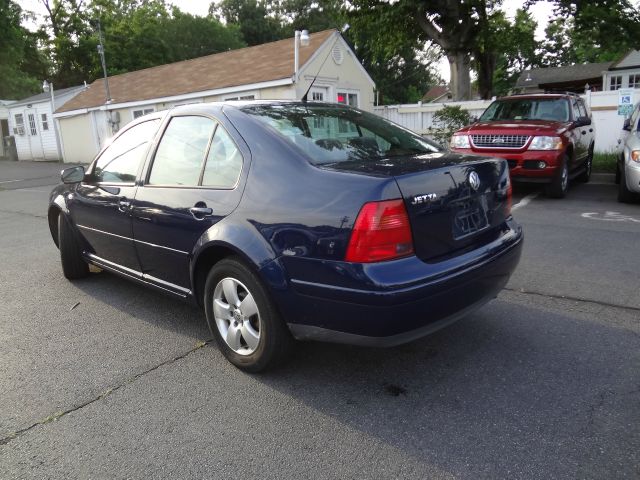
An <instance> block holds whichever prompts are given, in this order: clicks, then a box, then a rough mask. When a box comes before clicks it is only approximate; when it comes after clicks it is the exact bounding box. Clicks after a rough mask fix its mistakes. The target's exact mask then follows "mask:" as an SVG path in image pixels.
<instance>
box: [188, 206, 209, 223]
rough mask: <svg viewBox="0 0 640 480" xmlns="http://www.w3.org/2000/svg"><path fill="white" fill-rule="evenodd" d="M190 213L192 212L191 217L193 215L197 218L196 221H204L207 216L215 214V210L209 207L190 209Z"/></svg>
mask: <svg viewBox="0 0 640 480" xmlns="http://www.w3.org/2000/svg"><path fill="white" fill-rule="evenodd" d="M189 211H190V212H191V215H193V218H195V219H196V220H202V219H204V217H206V216H207V215H212V214H213V210H212V209H211V208H209V207H206V206H204V207H191V208H190V209H189Z"/></svg>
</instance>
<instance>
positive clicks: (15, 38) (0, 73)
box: [0, 0, 47, 100]
mask: <svg viewBox="0 0 640 480" xmlns="http://www.w3.org/2000/svg"><path fill="white" fill-rule="evenodd" d="M21 20H22V9H21V8H20V7H19V6H18V4H17V3H15V2H13V1H12V0H0V98H1V99H7V100H9V99H20V98H24V97H27V96H29V95H32V94H34V93H38V92H39V91H41V88H42V87H41V85H42V84H41V80H39V78H38V76H39V75H43V74H45V75H46V72H47V64H46V61H45V59H44V58H43V57H42V55H40V53H39V51H38V49H37V38H36V36H35V35H34V34H32V33H31V32H29V31H28V30H26V29H25V28H23V27H22V26H21Z"/></svg>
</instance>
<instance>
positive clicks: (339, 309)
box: [275, 221, 523, 346]
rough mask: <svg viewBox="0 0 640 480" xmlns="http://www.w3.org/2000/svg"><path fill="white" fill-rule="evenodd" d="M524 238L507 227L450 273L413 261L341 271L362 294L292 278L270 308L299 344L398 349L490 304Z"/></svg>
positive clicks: (512, 224) (512, 266)
mask: <svg viewBox="0 0 640 480" xmlns="http://www.w3.org/2000/svg"><path fill="white" fill-rule="evenodd" d="M522 238H523V236H522V229H521V228H520V226H518V225H517V224H516V223H515V222H513V221H510V231H509V233H508V234H505V236H503V238H502V239H500V240H497V241H496V242H494V243H493V244H491V245H487V246H485V247H483V248H482V249H481V250H482V251H475V252H470V253H468V254H465V255H461V257H464V258H457V259H453V260H456V261H459V262H458V265H457V266H456V267H455V268H449V269H444V270H443V269H441V268H438V267H440V266H441V265H440V266H434V265H433V264H431V265H430V264H427V263H424V262H422V261H421V260H419V259H418V258H416V257H411V258H407V259H403V260H398V261H394V262H384V263H381V264H377V265H376V266H375V267H376V268H370V269H368V270H367V269H366V268H364V269H360V270H354V271H352V272H349V271H347V269H346V268H344V269H343V272H342V274H343V276H345V277H352V278H354V276H353V275H354V274H356V275H359V279H358V283H359V284H360V288H355V285H353V286H349V287H346V286H344V285H340V286H338V285H336V284H326V283H319V282H311V281H306V280H300V279H295V278H293V279H292V280H291V287H290V288H289V289H287V292H282V291H281V292H279V293H275V298H276V303H277V304H278V306H279V307H280V311H281V312H282V314H283V316H284V318H285V320H286V321H287V323H288V325H289V328H290V330H291V332H292V334H293V335H294V337H296V338H297V339H299V340H321V341H330V342H337V343H348V344H357V345H369V346H394V345H398V344H401V343H405V342H408V341H411V340H414V339H416V338H419V337H422V336H424V335H427V334H429V333H431V332H433V331H435V330H438V329H440V328H443V327H445V326H446V325H449V324H451V323H453V322H454V321H456V320H458V319H459V318H461V317H463V316H465V315H467V314H469V313H470V312H472V311H474V310H476V309H477V308H479V307H481V306H482V305H483V304H485V303H486V302H488V301H489V300H491V299H492V298H494V297H495V296H496V295H497V294H498V292H499V291H500V290H501V289H502V288H503V287H504V286H505V284H506V283H507V281H508V280H509V278H510V276H511V274H512V273H513V271H514V269H515V268H516V266H517V264H518V261H519V259H520V253H521V250H522ZM453 260H452V261H450V262H448V266H449V267H451V266H452V265H453V263H452V262H453ZM325 263H326V262H325ZM333 263H339V262H333ZM342 264H343V265H344V266H349V265H350V264H345V263H342ZM359 266H360V267H362V265H359ZM324 267H327V265H326V264H325V265H324ZM334 267H335V265H334ZM318 268H320V269H321V268H322V266H320V265H318ZM409 278H411V280H410V281H409V282H406V280H407V279H409Z"/></svg>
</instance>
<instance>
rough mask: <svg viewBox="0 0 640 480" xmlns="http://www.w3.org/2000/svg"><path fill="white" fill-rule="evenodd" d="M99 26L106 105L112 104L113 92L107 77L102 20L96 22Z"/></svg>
mask: <svg viewBox="0 0 640 480" xmlns="http://www.w3.org/2000/svg"><path fill="white" fill-rule="evenodd" d="M96 23H97V24H98V38H99V39H100V43H99V44H98V53H99V54H100V61H101V62H102V71H103V72H104V89H105V91H106V93H107V101H106V102H105V103H107V104H109V103H111V92H109V78H108V77H107V62H106V60H105V59H104V39H103V38H102V26H101V25H100V19H97V20H96Z"/></svg>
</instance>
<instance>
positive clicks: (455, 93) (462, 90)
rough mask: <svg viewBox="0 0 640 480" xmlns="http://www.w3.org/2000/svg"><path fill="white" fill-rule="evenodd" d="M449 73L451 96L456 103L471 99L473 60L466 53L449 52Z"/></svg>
mask: <svg viewBox="0 0 640 480" xmlns="http://www.w3.org/2000/svg"><path fill="white" fill-rule="evenodd" d="M447 59H448V60H449V71H450V72H451V95H452V97H453V100H454V101H460V100H470V99H471V80H470V75H469V71H470V69H471V60H470V59H469V54H467V53H465V52H448V53H447Z"/></svg>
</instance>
